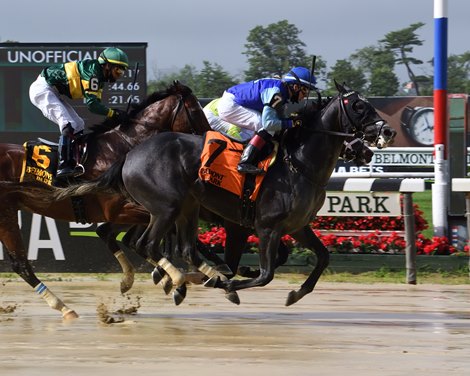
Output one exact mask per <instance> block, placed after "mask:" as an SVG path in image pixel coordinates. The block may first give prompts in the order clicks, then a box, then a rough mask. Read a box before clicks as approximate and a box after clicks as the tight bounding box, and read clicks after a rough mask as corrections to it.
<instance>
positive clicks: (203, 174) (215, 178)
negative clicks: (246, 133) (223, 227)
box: [199, 131, 273, 201]
mask: <svg viewBox="0 0 470 376" xmlns="http://www.w3.org/2000/svg"><path fill="white" fill-rule="evenodd" d="M242 152H243V144H242V143H240V142H237V141H234V140H232V139H230V138H227V137H225V136H224V135H223V134H221V133H219V132H215V131H208V132H207V133H206V135H205V142H204V148H203V150H202V154H201V168H200V169H199V179H201V180H202V181H204V182H207V183H210V184H213V185H215V186H217V187H220V188H223V189H225V190H227V191H229V192H232V193H234V194H236V195H237V196H238V197H240V198H242V192H243V186H244V184H245V174H240V173H239V172H238V171H237V165H238V162H239V161H240V157H241V154H242ZM272 160H273V157H272V156H270V157H268V158H267V159H265V160H264V161H262V162H260V163H259V164H258V167H259V168H261V169H263V170H264V171H267V169H268V167H269V165H270V164H271V161H272ZM264 176H265V174H261V175H257V176H256V178H255V189H254V190H253V193H252V194H251V196H250V200H252V201H255V200H256V197H257V196H258V192H259V189H260V187H261V183H262V182H263V179H264Z"/></svg>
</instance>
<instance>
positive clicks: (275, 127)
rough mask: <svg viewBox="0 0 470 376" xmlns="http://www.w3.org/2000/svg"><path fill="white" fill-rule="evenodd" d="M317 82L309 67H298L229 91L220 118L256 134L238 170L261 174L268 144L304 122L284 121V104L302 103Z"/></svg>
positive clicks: (243, 155) (221, 101)
mask: <svg viewBox="0 0 470 376" xmlns="http://www.w3.org/2000/svg"><path fill="white" fill-rule="evenodd" d="M315 83H316V79H315V77H314V76H313V75H312V74H311V73H310V71H309V70H308V69H307V68H304V67H295V68H292V69H291V70H290V71H289V73H287V74H286V75H284V76H283V77H282V78H281V79H279V78H262V79H259V80H255V81H249V82H244V83H241V84H238V85H235V86H232V87H231V88H229V89H227V90H226V91H225V92H224V94H223V95H222V98H220V101H219V103H218V106H217V110H218V113H219V117H220V118H221V119H222V120H224V121H226V122H228V123H231V124H234V125H237V126H239V127H242V128H247V129H249V130H251V131H252V132H255V134H254V136H253V137H252V138H251V140H250V142H249V143H248V144H247V146H246V147H245V149H244V150H243V153H242V156H241V159H240V162H239V164H238V168H237V169H238V171H239V172H241V173H245V174H260V173H262V170H261V169H259V168H258V167H257V164H258V162H259V156H260V154H261V151H262V149H263V147H264V145H265V144H266V143H267V142H268V141H270V140H271V138H272V137H273V136H274V134H275V133H277V132H279V131H280V130H281V129H286V128H292V127H294V126H299V125H301V121H300V120H292V119H283V118H282V117H281V116H282V112H283V110H284V105H285V104H286V103H288V102H292V103H298V102H299V101H300V100H303V99H304V98H306V96H307V95H308V92H309V90H311V89H315Z"/></svg>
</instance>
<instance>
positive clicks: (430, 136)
mask: <svg viewBox="0 0 470 376" xmlns="http://www.w3.org/2000/svg"><path fill="white" fill-rule="evenodd" d="M409 127H410V134H411V136H412V137H413V138H414V139H415V140H416V141H417V142H419V143H421V144H423V145H433V144H434V110H433V109H432V108H431V107H424V108H420V109H418V110H417V111H416V112H415V113H414V114H413V116H412V117H411V119H410V124H409Z"/></svg>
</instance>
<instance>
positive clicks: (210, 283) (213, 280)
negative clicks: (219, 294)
mask: <svg viewBox="0 0 470 376" xmlns="http://www.w3.org/2000/svg"><path fill="white" fill-rule="evenodd" d="M219 282H220V277H219V276H218V275H216V276H214V277H212V278H209V279H208V280H207V281H206V282H204V287H218V284H219Z"/></svg>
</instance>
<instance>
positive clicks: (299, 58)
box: [243, 20, 311, 81]
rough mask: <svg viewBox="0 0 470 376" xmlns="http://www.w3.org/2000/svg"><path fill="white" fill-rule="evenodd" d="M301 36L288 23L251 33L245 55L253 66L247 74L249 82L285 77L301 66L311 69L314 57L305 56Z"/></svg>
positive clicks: (273, 25)
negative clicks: (293, 68) (258, 79)
mask: <svg viewBox="0 0 470 376" xmlns="http://www.w3.org/2000/svg"><path fill="white" fill-rule="evenodd" d="M299 33H300V30H299V29H297V27H296V26H295V25H293V24H290V23H289V22H288V21H287V20H282V21H279V22H277V23H272V24H270V25H268V26H266V27H263V26H256V27H255V28H254V29H252V30H250V32H249V34H248V38H247V43H246V44H245V48H246V50H245V51H244V52H243V54H244V55H246V56H247V57H248V65H249V68H248V70H246V71H245V72H244V73H245V80H246V81H249V80H255V79H257V78H261V77H269V76H274V75H279V76H282V75H283V74H285V73H287V72H288V71H289V69H290V68H292V67H295V66H298V65H303V66H307V67H309V66H310V61H311V56H308V55H307V53H306V52H305V50H304V47H305V43H304V42H302V41H301V40H300V39H299Z"/></svg>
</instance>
